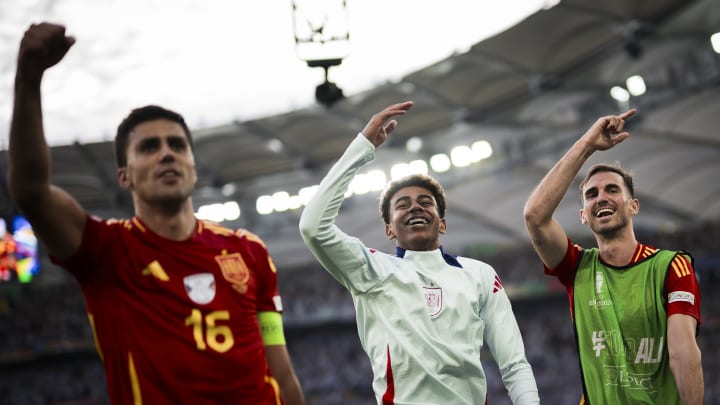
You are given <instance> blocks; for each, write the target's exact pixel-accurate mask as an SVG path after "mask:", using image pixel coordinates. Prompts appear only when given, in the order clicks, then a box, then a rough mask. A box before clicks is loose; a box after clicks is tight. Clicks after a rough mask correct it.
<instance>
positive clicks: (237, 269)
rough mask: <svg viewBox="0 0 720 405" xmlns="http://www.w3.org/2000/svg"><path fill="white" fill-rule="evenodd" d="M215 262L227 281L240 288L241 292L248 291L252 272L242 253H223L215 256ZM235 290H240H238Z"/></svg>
mask: <svg viewBox="0 0 720 405" xmlns="http://www.w3.org/2000/svg"><path fill="white" fill-rule="evenodd" d="M215 261H216V262H217V264H218V266H220V270H221V271H222V274H223V277H225V280H227V281H228V282H230V283H232V284H233V285H236V286H238V287H240V290H243V291H245V290H247V288H246V285H247V282H248V280H249V279H250V270H248V267H247V265H246V264H245V260H243V258H242V255H240V253H231V254H226V253H225V252H223V254H221V255H218V256H215ZM235 289H236V290H238V288H235ZM240 290H239V291H240Z"/></svg>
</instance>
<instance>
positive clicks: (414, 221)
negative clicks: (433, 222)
mask: <svg viewBox="0 0 720 405" xmlns="http://www.w3.org/2000/svg"><path fill="white" fill-rule="evenodd" d="M429 223H430V221H428V220H427V219H425V218H422V217H413V218H410V219H409V220H408V221H407V222H405V224H406V225H409V226H415V225H427V224H429Z"/></svg>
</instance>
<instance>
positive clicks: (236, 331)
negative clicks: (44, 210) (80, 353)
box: [53, 217, 282, 405]
mask: <svg viewBox="0 0 720 405" xmlns="http://www.w3.org/2000/svg"><path fill="white" fill-rule="evenodd" d="M86 223H87V224H86V226H85V230H84V233H83V240H82V245H81V247H80V249H79V251H78V252H77V253H76V254H75V255H73V257H71V258H70V259H68V260H57V259H53V261H54V262H55V263H57V264H59V265H61V266H63V267H65V268H66V269H67V270H69V271H70V272H71V273H72V274H73V275H74V276H75V277H76V278H77V280H78V281H79V282H80V285H81V287H82V290H83V293H84V295H85V301H86V304H87V310H88V315H89V317H90V323H91V325H92V326H93V332H94V334H95V343H96V345H97V347H98V351H99V353H100V356H101V358H102V359H103V363H104V365H105V372H106V379H107V383H108V391H109V395H110V399H111V401H112V402H113V403H115V404H136V405H137V404H146V405H160V404H173V405H175V404H248V405H250V404H252V405H258V404H273V405H277V404H280V403H281V401H280V394H279V392H278V386H277V383H276V382H275V380H274V379H273V378H272V376H270V373H269V369H268V366H267V362H266V358H265V349H264V346H263V342H262V336H261V333H260V327H259V323H258V319H257V313H258V311H278V312H280V311H281V310H282V305H281V302H280V296H279V294H278V288H277V275H276V270H275V266H274V264H273V262H272V259H271V258H270V256H269V254H268V252H267V250H266V248H265V246H264V244H263V242H262V241H261V240H260V239H259V238H258V237H257V236H255V235H253V234H251V233H249V232H246V231H242V230H239V231H236V232H233V231H231V230H229V229H227V228H224V227H221V226H219V225H215V224H212V223H209V222H206V221H201V220H198V221H197V225H196V230H195V232H194V234H193V235H192V236H191V237H190V238H188V239H187V240H184V241H171V240H168V239H165V238H163V237H161V236H159V235H157V234H155V233H154V232H152V231H151V230H150V229H148V228H147V227H146V226H145V225H144V224H143V223H142V222H141V221H140V220H139V219H138V218H133V219H132V220H108V221H102V220H99V219H97V218H91V217H88V219H87V221H86Z"/></svg>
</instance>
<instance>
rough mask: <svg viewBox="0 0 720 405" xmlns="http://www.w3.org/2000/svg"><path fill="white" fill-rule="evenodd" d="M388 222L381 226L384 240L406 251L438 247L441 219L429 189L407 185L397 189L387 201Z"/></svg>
mask: <svg viewBox="0 0 720 405" xmlns="http://www.w3.org/2000/svg"><path fill="white" fill-rule="evenodd" d="M388 213H389V220H390V221H389V223H388V224H386V225H385V234H386V235H387V237H388V239H396V242H397V245H398V246H399V247H401V248H404V249H408V250H418V251H423V250H434V249H437V248H439V247H440V234H442V233H445V227H446V224H445V218H440V214H439V211H438V205H437V202H436V201H435V198H434V197H433V194H432V192H430V190H428V189H426V188H423V187H420V186H408V187H403V188H401V189H399V190H397V191H396V192H395V193H394V194H393V195H392V196H390V201H389V210H388Z"/></svg>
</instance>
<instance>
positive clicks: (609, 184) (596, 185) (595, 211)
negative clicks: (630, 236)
mask: <svg viewBox="0 0 720 405" xmlns="http://www.w3.org/2000/svg"><path fill="white" fill-rule="evenodd" d="M624 184H625V183H624V182H623V178H622V176H621V175H619V174H618V173H615V172H609V171H604V172H598V173H595V174H593V175H592V176H591V177H590V178H588V180H587V182H585V184H584V185H583V188H582V198H583V208H582V209H581V210H580V220H581V221H582V223H584V224H588V225H589V226H590V229H592V231H593V233H595V234H599V235H603V236H605V237H613V236H614V235H618V234H620V233H621V232H622V231H626V230H628V229H631V227H632V216H633V215H635V214H637V213H638V210H639V209H640V204H639V202H638V200H637V199H636V198H633V197H632V196H631V195H630V191H629V190H627V189H626V187H624Z"/></svg>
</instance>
